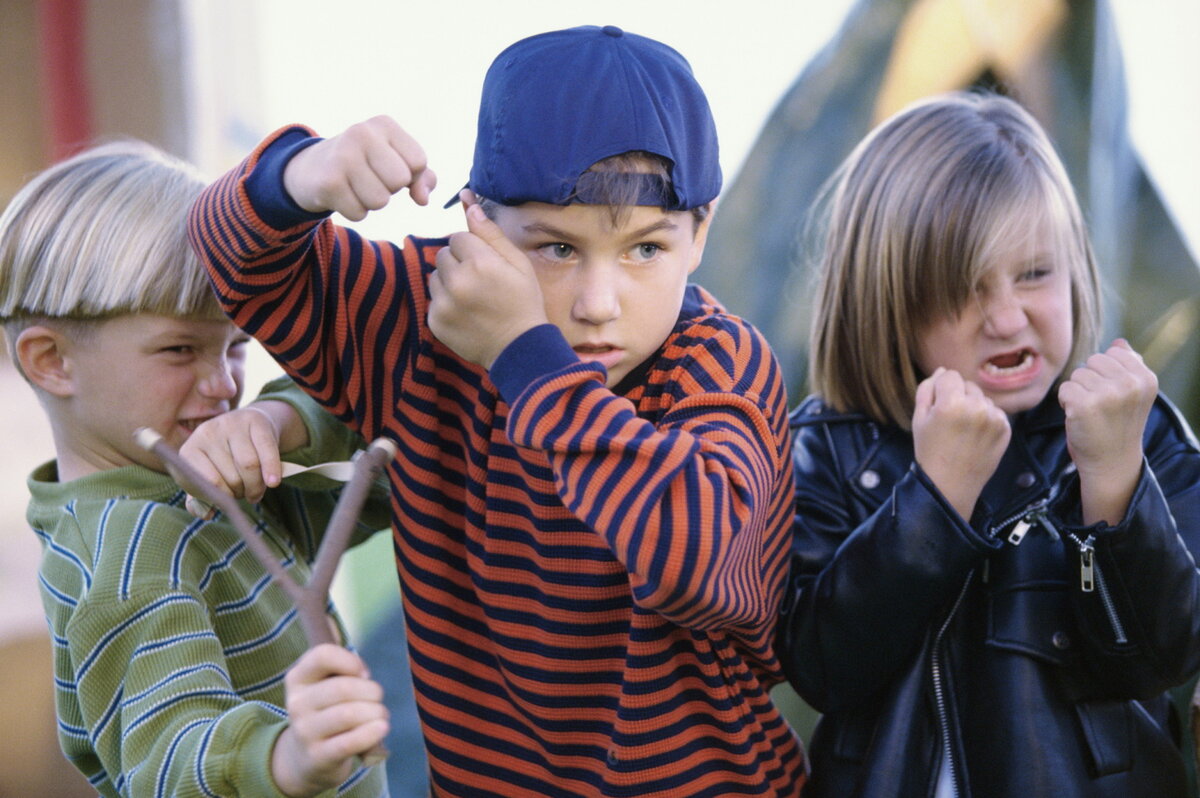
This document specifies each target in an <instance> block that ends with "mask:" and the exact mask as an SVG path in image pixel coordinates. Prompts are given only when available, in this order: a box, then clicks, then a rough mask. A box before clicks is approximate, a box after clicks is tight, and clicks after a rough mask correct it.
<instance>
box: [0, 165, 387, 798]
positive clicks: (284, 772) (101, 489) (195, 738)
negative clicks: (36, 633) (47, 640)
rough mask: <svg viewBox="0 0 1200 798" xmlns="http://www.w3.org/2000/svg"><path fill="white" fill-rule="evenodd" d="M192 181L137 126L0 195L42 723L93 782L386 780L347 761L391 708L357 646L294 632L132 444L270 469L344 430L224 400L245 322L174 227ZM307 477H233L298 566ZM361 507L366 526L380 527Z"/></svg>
mask: <svg viewBox="0 0 1200 798" xmlns="http://www.w3.org/2000/svg"><path fill="white" fill-rule="evenodd" d="M202 187H203V181H202V180H201V179H200V178H199V177H198V176H197V174H196V173H195V172H194V171H193V170H192V169H191V168H190V167H188V166H187V165H186V164H183V163H182V162H179V161H176V160H174V159H172V158H170V157H169V156H167V155H165V154H164V153H161V152H159V151H157V150H156V149H154V148H152V147H150V146H149V145H146V144H142V143H139V142H120V143H113V144H108V145H104V146H100V147H96V148H93V149H91V150H88V151H85V152H83V153H81V154H79V155H77V156H75V157H73V158H71V159H69V160H66V161H64V162H62V163H59V164H57V165H55V166H53V167H51V168H50V169H47V170H46V171H44V172H42V173H41V174H39V175H38V176H36V177H35V178H34V179H33V180H31V181H30V182H29V183H28V184H27V185H26V186H25V187H24V188H23V189H22V190H21V191H20V192H18V194H17V195H16V196H15V197H14V198H13V200H12V202H11V203H10V204H9V205H8V207H7V209H6V210H5V212H4V214H3V216H0V322H2V323H3V325H4V330H5V333H6V337H7V339H8V342H9V348H10V352H11V354H12V358H13V361H14V362H15V363H16V364H17V366H18V368H19V369H20V371H21V374H22V375H23V376H24V377H25V379H26V380H27V381H28V382H29V384H30V385H31V386H32V388H33V390H34V391H35V393H36V395H37V398H38V400H39V402H40V403H41V405H42V407H43V409H44V410H45V413H46V416H47V418H48V419H49V421H50V426H51V429H52V435H53V440H54V447H55V459H54V460H51V461H50V462H48V463H45V464H44V465H41V466H39V467H38V468H37V469H35V470H34V472H33V473H32V474H31V475H30V477H29V479H28V487H29V490H30V494H31V500H30V503H29V506H28V509H27V519H28V521H29V523H30V525H31V526H32V527H33V530H34V532H35V533H36V534H37V535H38V537H39V538H40V540H41V543H42V548H43V556H42V562H41V566H40V568H39V583H40V585H41V594H42V602H43V605H44V607H45V611H46V618H47V623H48V625H49V627H50V632H51V636H52V639H53V643H54V671H55V674H54V675H55V685H56V691H57V692H56V707H57V714H58V733H59V740H60V743H61V745H62V748H63V751H64V753H65V754H66V756H67V758H68V759H69V760H70V761H71V762H72V763H73V764H74V765H75V766H76V767H77V768H78V769H79V770H80V771H81V772H82V773H83V774H84V775H85V776H86V777H87V778H88V780H89V782H90V783H91V784H92V786H93V787H94V788H95V789H96V790H97V791H98V792H99V793H100V794H101V795H104V796H117V795H136V796H149V795H184V794H186V795H223V796H232V795H247V796H256V798H257V797H258V796H313V795H317V794H321V795H327V794H333V792H334V791H336V794H338V795H346V796H364V797H365V796H379V795H386V793H387V789H386V786H385V784H384V776H383V772H382V770H381V769H380V768H377V767H366V766H364V765H363V763H362V762H361V761H359V759H358V758H357V754H359V753H360V752H364V751H367V750H369V749H371V748H372V747H373V746H375V745H376V744H377V743H379V742H380V740H381V739H382V738H383V736H384V734H385V732H386V730H387V728H388V719H387V711H386V709H385V708H384V707H383V705H382V703H381V698H382V690H381V688H380V687H379V685H378V684H376V683H375V682H373V681H371V680H370V678H369V677H368V675H367V673H366V669H365V666H364V665H363V663H362V661H361V660H360V659H359V658H358V656H357V655H356V654H354V653H353V652H351V651H349V650H347V649H344V648H341V647H338V646H333V645H325V646H318V647H316V648H313V649H312V650H306V649H307V641H306V638H305V636H304V632H303V630H302V628H301V626H300V624H299V623H298V621H297V618H296V617H295V610H294V608H293V607H291V606H290V601H289V599H288V598H287V596H286V594H285V593H284V592H283V590H282V589H281V588H280V587H279V586H278V585H276V584H273V583H271V582H270V580H269V577H268V576H267V573H266V570H265V569H264V568H263V566H262V565H261V564H260V563H259V562H258V560H257V559H256V558H255V557H254V556H253V555H252V554H251V552H250V551H249V550H247V548H246V547H245V545H244V543H243V542H242V541H241V539H240V537H239V534H238V533H237V531H236V529H235V528H234V526H233V525H232V524H231V523H229V522H228V521H227V520H226V519H225V518H223V517H218V518H216V519H215V520H213V521H211V522H208V521H200V520H197V519H195V518H193V517H192V516H191V515H190V514H189V513H188V512H187V511H186V510H185V509H184V493H183V492H182V490H181V489H180V488H179V487H178V486H177V485H176V484H175V483H174V482H173V481H172V480H171V478H170V477H169V476H167V474H166V473H164V468H163V466H162V464H161V462H160V461H159V460H158V459H157V458H156V457H155V456H154V455H152V454H150V453H148V452H147V451H145V450H143V449H142V448H141V447H140V446H139V445H138V444H137V443H135V439H134V431H135V430H136V429H137V428H139V427H149V428H151V429H153V430H154V431H156V432H158V433H159V434H160V435H162V436H163V438H164V439H165V440H166V441H167V442H168V443H170V444H172V445H173V446H176V447H184V448H185V449H191V450H197V451H206V450H211V449H212V448H213V447H216V446H220V445H223V446H227V447H231V448H233V449H235V450H238V451H240V453H241V454H243V455H246V454H249V455H251V456H254V457H260V458H261V459H262V461H263V472H264V473H265V474H269V475H273V476H268V477H267V480H266V481H267V482H268V483H269V484H272V485H273V486H274V485H278V474H279V470H280V465H279V456H278V453H279V451H288V452H289V459H292V460H295V461H297V462H301V463H309V462H320V461H321V460H324V459H330V458H345V457H347V456H349V455H350V454H351V453H352V452H353V451H354V449H355V448H357V445H358V444H359V440H358V439H357V438H356V437H355V436H353V435H352V434H349V431H348V430H346V429H345V428H344V427H343V426H342V425H340V424H337V423H336V422H333V420H332V419H331V418H330V417H328V416H327V415H326V414H324V413H323V412H321V411H319V409H318V408H316V406H315V405H314V404H313V403H311V402H310V401H308V400H306V399H304V398H303V397H301V396H300V395H299V393H298V392H296V391H295V390H294V389H292V388H290V386H289V385H288V384H287V383H286V381H280V382H279V383H278V384H272V385H271V386H268V390H267V391H266V392H265V393H264V394H263V395H262V396H261V397H260V400H259V401H258V402H256V403H255V404H254V405H253V406H252V407H247V408H244V409H242V410H236V409H235V408H237V405H238V401H239V399H240V398H241V393H242V383H243V370H244V366H245V357H246V349H247V344H248V340H249V339H248V337H247V336H246V335H244V334H243V333H241V332H240V331H238V330H237V328H236V327H234V326H233V325H232V324H231V323H230V322H229V321H228V320H227V319H226V318H225V316H224V315H223V314H222V312H221V310H220V308H219V307H218V306H217V303H216V301H215V298H214V296H213V294H212V291H211V288H210V287H209V285H208V281H207V278H206V277H205V275H204V273H203V270H202V269H201V268H200V267H199V265H198V264H197V262H196V258H195V256H194V255H193V254H192V253H191V250H190V248H189V246H188V243H187V240H186V236H185V228H184V218H185V215H186V212H187V208H188V207H189V205H190V204H191V202H192V201H193V200H194V199H195V197H196V196H197V195H198V194H199V192H200V190H201V188H202ZM206 422H207V423H206ZM317 441H320V442H321V443H320V446H319V447H318V446H317V445H315V443H314V442H317ZM309 487H313V488H314V489H313V490H307V491H302V490H300V489H298V488H297V487H294V486H290V485H289V486H279V487H273V489H271V490H265V489H264V486H262V485H253V486H248V492H249V493H250V494H251V498H252V499H253V500H254V501H255V502H256V503H255V504H254V505H253V506H251V505H250V504H247V505H245V508H246V510H247V512H248V513H249V514H250V515H251V518H253V519H255V520H256V522H257V525H258V528H259V530H260V531H261V534H262V537H263V539H264V540H265V541H266V542H267V544H268V545H269V546H270V548H271V549H272V550H273V551H274V552H275V553H276V554H277V555H278V557H279V559H280V561H281V562H282V563H283V565H284V567H285V568H286V569H287V570H288V571H289V572H291V573H292V574H293V576H294V577H295V578H297V579H298V580H299V581H304V580H306V579H307V578H308V575H309V566H310V563H311V560H312V558H313V555H314V554H315V549H316V547H317V545H318V544H319V538H320V532H321V530H323V529H324V528H325V526H326V523H327V521H328V518H329V514H330V512H331V511H332V509H333V506H334V502H335V498H336V496H335V495H334V494H333V493H332V492H330V491H328V490H324V489H321V490H318V489H315V488H316V486H314V485H311V484H310V486H309ZM260 500H261V501H260ZM378 510H379V508H377V507H369V508H368V512H367V513H366V515H365V521H366V523H367V526H366V527H364V530H365V529H367V528H368V527H369V528H372V529H373V528H378V527H380V526H384V525H386V523H387V517H386V515H385V514H382V513H380V512H378ZM330 611H331V617H332V618H333V620H334V621H335V623H337V624H338V625H339V629H340V621H337V617H336V613H334V611H333V609H332V607H331V608H330ZM293 663H295V665H294V667H293ZM284 707H286V710H285V709H284Z"/></svg>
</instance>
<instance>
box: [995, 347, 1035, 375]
mask: <svg viewBox="0 0 1200 798" xmlns="http://www.w3.org/2000/svg"><path fill="white" fill-rule="evenodd" d="M1032 361H1033V353H1032V352H1030V351H1029V350H1028V349H1022V350H1021V351H1019V352H1009V353H1007V354H1003V355H997V356H996V357H993V358H991V359H990V360H988V362H987V366H988V368H989V369H990V370H991V371H994V372H1011V371H1019V370H1020V369H1022V368H1024V367H1025V366H1027V365H1028V364H1029V363H1031V362H1032Z"/></svg>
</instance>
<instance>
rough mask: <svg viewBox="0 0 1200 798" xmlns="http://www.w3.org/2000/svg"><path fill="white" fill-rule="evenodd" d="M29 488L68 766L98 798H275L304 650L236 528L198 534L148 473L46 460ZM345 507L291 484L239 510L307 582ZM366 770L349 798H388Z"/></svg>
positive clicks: (291, 613) (277, 593)
mask: <svg viewBox="0 0 1200 798" xmlns="http://www.w3.org/2000/svg"><path fill="white" fill-rule="evenodd" d="M313 410H314V413H315V407H314V408H313ZM316 415H320V416H324V414H316ZM328 426H329V428H330V429H332V430H338V431H339V435H340V431H341V430H343V429H344V427H343V426H342V425H340V424H337V423H336V422H334V421H333V420H332V419H330V421H329V422H328ZM349 453H350V450H348V449H346V448H345V447H337V448H334V449H332V450H331V451H329V452H328V454H329V455H331V456H332V457H334V458H337V459H344V458H345V457H346V456H348V455H349ZM314 454H315V453H314ZM322 459H323V458H322ZM314 461H315V460H314ZM29 486H30V491H31V494H32V497H33V498H32V501H31V503H30V506H29V509H28V512H27V516H28V519H29V522H30V524H31V525H32V526H33V527H34V529H35V530H36V531H37V534H38V537H39V539H40V540H41V541H42V543H43V556H42V562H41V566H40V569H39V570H40V573H39V579H40V584H41V586H42V590H41V594H42V601H43V606H44V608H45V611H46V618H47V622H48V624H49V626H50V630H51V635H52V642H53V659H54V670H55V682H54V683H55V688H56V709H57V714H58V732H59V741H60V744H61V746H62V748H63V751H64V753H65V754H66V756H67V758H68V759H69V760H70V761H71V762H72V763H73V764H74V765H75V766H76V767H77V768H78V769H79V770H80V771H82V772H83V774H84V775H85V776H86V777H87V778H88V779H89V781H90V782H91V783H92V785H93V786H94V787H95V788H96V790H97V791H98V792H99V793H100V794H101V795H103V796H118V795H123V796H138V797H139V798H141V796H176V795H196V796H199V795H221V796H232V795H253V796H256V798H257V796H264V797H268V798H269V796H277V795H278V793H277V791H276V790H275V789H274V786H273V784H272V782H271V777H270V770H269V766H270V752H271V747H272V746H273V744H274V739H275V737H276V736H277V735H278V733H279V731H280V730H281V729H282V727H283V725H284V724H285V723H286V713H285V712H284V710H283V709H282V707H283V706H284V704H285V694H284V683H283V679H284V675H285V674H286V672H287V670H288V669H289V668H290V667H291V665H292V663H293V662H294V661H295V660H296V658H297V657H299V656H300V655H301V654H302V653H303V652H304V651H305V650H306V648H307V639H306V638H305V635H304V632H303V630H302V629H301V628H300V625H299V623H298V622H297V621H296V617H295V609H294V608H293V607H292V604H291V600H290V599H289V598H288V596H287V595H286V593H285V592H284V591H283V590H282V588H280V587H279V586H278V585H276V584H274V583H272V582H271V581H270V580H269V578H268V577H267V576H266V574H265V573H264V568H263V566H262V565H261V563H259V562H258V560H257V558H256V557H255V556H254V555H253V554H252V552H251V551H250V550H249V549H248V547H246V546H245V544H244V543H243V542H242V540H241V537H240V535H239V534H238V532H237V531H236V529H235V528H234V527H233V526H232V525H231V524H229V523H228V522H227V521H226V520H225V519H224V518H223V517H220V516H219V517H218V518H217V519H216V520H214V521H211V522H198V521H196V519H194V518H192V516H191V515H190V514H189V513H187V512H186V511H185V510H184V508H183V507H182V502H181V498H182V493H181V492H180V491H179V488H178V486H176V485H175V483H174V482H172V481H171V480H170V479H169V478H168V477H167V476H165V475H162V474H157V473H154V472H151V471H149V470H147V469H144V468H141V467H139V466H129V467H126V468H120V469H113V470H110V471H102V472H98V473H96V474H92V475H89V476H86V477H83V478H81V479H79V480H75V481H74V482H70V483H58V482H57V481H56V480H55V469H54V464H53V463H50V464H47V465H45V466H42V467H40V468H39V469H38V470H36V471H35V472H34V474H33V475H32V476H31V477H30V480H29ZM335 501H336V496H335V495H333V494H331V493H329V492H327V491H319V492H311V493H302V492H301V491H299V490H297V489H295V488H292V487H290V486H284V487H282V488H278V489H274V490H272V491H269V492H268V496H267V498H266V499H264V501H263V503H262V504H259V505H256V506H253V507H251V506H249V505H244V507H245V509H246V510H247V511H248V512H250V513H251V514H252V517H255V518H256V521H257V526H258V530H259V532H260V534H261V536H262V539H263V540H264V542H266V543H267V545H268V547H269V548H270V549H271V551H272V552H273V553H274V554H275V556H276V559H277V560H278V561H279V562H280V563H281V564H282V565H283V566H284V568H285V569H287V570H288V571H289V572H290V573H291V574H292V575H293V577H294V578H296V579H297V580H298V581H301V582H303V581H306V580H307V579H308V578H309V576H310V570H309V561H310V560H311V556H312V554H313V546H315V545H316V544H317V543H318V542H319V541H318V538H319V536H318V535H314V533H313V530H323V529H324V528H325V524H326V522H327V520H328V518H329V516H330V514H331V513H332V511H333V508H334V504H335ZM376 516H378V513H377V512H376ZM284 530H298V531H299V536H298V538H296V539H295V540H292V539H289V538H288V535H287V533H286V532H285V531H284ZM306 541H307V542H306ZM85 564H87V565H86V566H85ZM334 617H335V618H336V616H334ZM359 771H361V772H359ZM356 772H357V776H355V777H352V778H351V779H350V780H349V781H347V783H346V784H344V785H342V789H341V790H340V791H339V792H338V794H339V795H344V796H353V798H367V797H368V796H370V797H371V798H375V797H376V796H378V795H380V794H381V793H382V792H383V790H384V774H383V771H382V769H381V768H374V769H371V770H370V771H365V770H364V769H361V768H359V769H356Z"/></svg>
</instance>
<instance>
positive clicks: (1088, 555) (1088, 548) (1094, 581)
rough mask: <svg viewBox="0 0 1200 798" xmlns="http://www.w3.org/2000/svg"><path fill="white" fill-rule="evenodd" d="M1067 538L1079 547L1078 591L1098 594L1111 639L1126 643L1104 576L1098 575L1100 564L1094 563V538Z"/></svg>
mask: <svg viewBox="0 0 1200 798" xmlns="http://www.w3.org/2000/svg"><path fill="white" fill-rule="evenodd" d="M1068 537H1069V538H1071V540H1072V541H1074V543H1075V545H1076V546H1078V547H1079V589H1080V590H1082V591H1083V592H1084V593H1091V592H1092V591H1097V592H1099V593H1100V603H1101V604H1103V605H1104V612H1105V614H1106V615H1108V622H1109V624H1110V625H1111V626H1112V631H1113V638H1114V639H1115V640H1116V642H1118V643H1128V642H1129V638H1128V637H1127V636H1126V635H1125V627H1124V626H1123V625H1122V624H1121V619H1120V618H1119V617H1117V607H1116V604H1114V603H1113V600H1112V594H1111V593H1109V591H1108V587H1107V586H1106V585H1105V583H1104V575H1103V574H1101V573H1100V564H1099V563H1098V562H1096V546H1095V543H1096V536H1095V535H1088V536H1087V537H1086V538H1084V539H1082V540H1081V539H1080V538H1079V535H1076V534H1074V533H1072V534H1070V535H1068Z"/></svg>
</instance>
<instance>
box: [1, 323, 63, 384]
mask: <svg viewBox="0 0 1200 798" xmlns="http://www.w3.org/2000/svg"><path fill="white" fill-rule="evenodd" d="M69 343H70V342H69V341H68V340H67V337H66V336H65V335H64V334H63V333H62V331H61V330H56V329H54V328H53V327H48V326H46V325H43V324H34V325H32V326H30V327H26V328H25V329H24V330H22V331H21V333H20V334H19V335H18V336H17V343H16V346H15V347H14V348H15V350H16V356H17V362H18V363H19V364H20V366H21V371H23V372H25V376H26V377H27V378H28V379H29V381H30V382H31V383H33V384H34V385H36V386H37V387H39V388H41V389H42V390H43V391H46V392H47V393H49V394H51V395H53V396H58V397H66V396H70V395H71V394H73V393H74V391H75V385H74V382H73V381H72V379H71V367H70V363H69V361H68V358H67V349H68V346H69Z"/></svg>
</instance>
